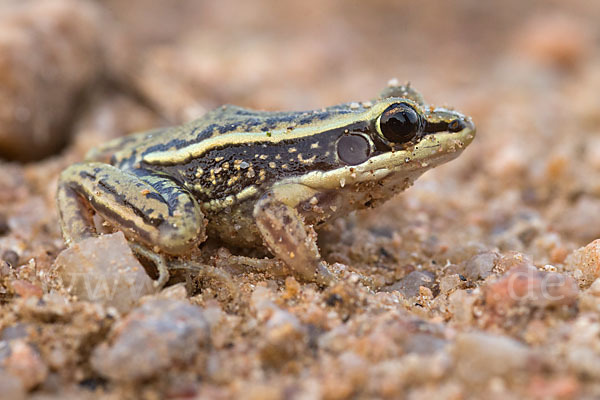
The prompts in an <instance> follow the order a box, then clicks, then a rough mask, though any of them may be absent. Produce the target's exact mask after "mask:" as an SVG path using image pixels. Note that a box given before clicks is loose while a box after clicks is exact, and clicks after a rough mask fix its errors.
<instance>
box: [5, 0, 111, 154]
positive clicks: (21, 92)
mask: <svg viewBox="0 0 600 400" xmlns="http://www.w3.org/2000/svg"><path fill="white" fill-rule="evenodd" d="M101 14H102V13H101V11H100V10H99V7H98V6H97V5H96V4H95V3H94V2H89V1H82V0H55V1H32V2H22V3H20V4H19V6H18V7H15V6H14V5H13V6H12V7H2V8H0V26H2V30H0V55H1V56H0V88H2V90H1V91H0V157H3V158H8V159H12V160H20V161H29V160H35V159H39V158H41V157H45V156H47V155H50V154H53V153H54V152H56V151H57V150H58V149H59V148H60V147H62V146H63V145H64V144H65V142H66V140H67V139H68V136H69V126H70V125H71V123H72V119H73V118H74V116H75V115H76V112H75V110H76V109H77V106H78V105H79V104H80V103H81V99H82V95H83V94H84V93H85V90H86V89H87V88H88V87H89V86H91V84H92V83H93V81H94V80H95V79H97V76H98V75H99V73H100V71H101V69H102V66H103V63H102V62H101V61H100V60H101V59H102V58H103V54H102V53H103V49H102V47H101V45H100V43H101V40H100V39H101V38H103V36H104V32H105V30H106V29H107V26H106V23H105V21H104V18H102V15H101Z"/></svg>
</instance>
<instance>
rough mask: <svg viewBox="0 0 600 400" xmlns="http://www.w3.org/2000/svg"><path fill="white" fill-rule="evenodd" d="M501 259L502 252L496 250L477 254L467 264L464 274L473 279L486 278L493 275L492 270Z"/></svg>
mask: <svg viewBox="0 0 600 400" xmlns="http://www.w3.org/2000/svg"><path fill="white" fill-rule="evenodd" d="M499 259H500V254H498V253H496V252H495V251H486V252H484V253H479V254H476V255H474V256H473V257H471V258H470V259H469V261H467V263H466V264H465V268H464V272H463V273H464V276H465V277H466V278H467V279H469V280H471V281H476V280H479V279H485V278H487V277H488V276H490V275H492V270H493V269H494V267H495V266H496V263H497V262H498V260H499Z"/></svg>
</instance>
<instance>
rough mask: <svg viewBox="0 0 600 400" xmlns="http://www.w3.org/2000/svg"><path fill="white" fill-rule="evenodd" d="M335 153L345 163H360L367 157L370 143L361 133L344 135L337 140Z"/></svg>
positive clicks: (369, 152) (369, 151) (369, 153)
mask: <svg viewBox="0 0 600 400" xmlns="http://www.w3.org/2000/svg"><path fill="white" fill-rule="evenodd" d="M337 153H338V157H339V159H340V160H341V161H342V162H343V163H345V164H348V165H357V164H361V163H363V162H365V161H367V160H368V159H369V156H370V155H371V144H370V143H369V140H368V139H367V138H365V137H364V136H363V135H352V134H351V135H344V136H342V137H341V138H340V140H338V142H337Z"/></svg>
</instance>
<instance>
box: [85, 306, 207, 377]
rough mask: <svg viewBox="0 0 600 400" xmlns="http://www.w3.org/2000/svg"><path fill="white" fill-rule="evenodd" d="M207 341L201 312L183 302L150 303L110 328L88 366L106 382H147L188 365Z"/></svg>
mask: <svg viewBox="0 0 600 400" xmlns="http://www.w3.org/2000/svg"><path fill="white" fill-rule="evenodd" d="M209 338H210V332H209V326H208V323H207V322H206V319H205V318H204V313H203V312H202V309H200V308H199V307H196V306H193V305H191V304H190V303H188V302H187V301H180V300H171V299H152V300H149V301H147V302H145V303H144V304H143V305H141V306H140V307H138V308H136V309H134V310H133V311H131V312H130V313H129V314H128V315H127V317H126V318H124V319H123V320H121V321H120V322H118V323H117V324H116V325H115V326H114V327H113V329H112V331H111V333H110V337H109V340H108V342H105V343H102V344H101V345H99V346H98V347H96V349H94V351H93V354H92V358H91V363H92V367H93V368H94V370H96V371H97V372H99V373H100V374H102V375H103V376H105V377H108V378H110V379H114V380H118V381H137V380H141V379H147V378H150V377H152V376H154V375H157V374H159V373H160V372H162V371H166V370H167V369H169V368H172V367H173V366H175V365H180V364H189V363H191V362H192V361H193V360H194V359H195V358H196V357H197V356H198V354H199V353H200V351H201V350H202V349H203V348H204V347H205V346H206V345H207V344H208V342H209Z"/></svg>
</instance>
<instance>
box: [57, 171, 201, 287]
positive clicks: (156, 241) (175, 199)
mask: <svg viewBox="0 0 600 400" xmlns="http://www.w3.org/2000/svg"><path fill="white" fill-rule="evenodd" d="M57 201H58V209H59V211H60V223H61V228H62V232H63V236H64V239H65V242H66V243H67V244H68V245H70V244H72V243H73V242H77V241H80V240H82V239H85V238H87V237H90V236H95V235H97V233H96V230H95V228H94V224H93V221H92V216H93V214H94V213H98V214H99V215H100V216H102V217H103V218H104V219H106V220H107V221H108V222H109V223H110V224H111V225H113V226H114V227H116V228H118V229H120V230H122V231H123V233H124V234H125V236H127V237H128V238H129V239H134V240H135V241H136V242H139V243H141V244H143V245H145V246H146V247H148V248H151V249H156V250H158V251H161V252H164V253H167V254H171V255H182V254H185V253H186V252H189V251H190V250H191V249H192V248H193V247H194V245H195V244H196V243H198V242H201V241H203V240H204V239H205V236H204V216H203V214H202V211H201V210H200V207H199V206H198V204H197V202H196V200H195V199H194V197H193V196H192V195H191V194H190V193H189V192H188V191H187V190H185V189H184V188H183V187H181V186H180V185H179V184H178V183H177V182H175V181H174V180H173V179H171V178H170V177H168V176H165V175H161V174H158V173H154V172H152V171H147V170H142V169H133V170H125V171H124V170H120V169H118V168H116V167H114V166H111V165H108V164H103V163H95V162H89V163H80V164H74V165H72V166H71V167H69V168H67V169H66V170H65V171H64V172H63V173H62V174H61V176H60V180H59V183H58V193H57ZM157 267H158V268H159V269H160V266H159V265H157ZM160 272H161V273H162V271H160ZM161 278H162V279H164V277H161Z"/></svg>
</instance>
